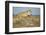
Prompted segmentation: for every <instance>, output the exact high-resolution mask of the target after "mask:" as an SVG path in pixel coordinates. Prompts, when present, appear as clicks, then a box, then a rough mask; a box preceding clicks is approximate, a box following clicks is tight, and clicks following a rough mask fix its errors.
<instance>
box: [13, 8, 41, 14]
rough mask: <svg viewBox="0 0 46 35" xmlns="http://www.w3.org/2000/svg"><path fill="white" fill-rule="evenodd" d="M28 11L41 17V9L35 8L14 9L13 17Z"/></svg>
mask: <svg viewBox="0 0 46 35" xmlns="http://www.w3.org/2000/svg"><path fill="white" fill-rule="evenodd" d="M27 9H31V11H32V15H40V8H33V7H13V15H16V14H18V13H20V12H23V11H25V10H27Z"/></svg>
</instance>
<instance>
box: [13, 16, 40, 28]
mask: <svg viewBox="0 0 46 35" xmlns="http://www.w3.org/2000/svg"><path fill="white" fill-rule="evenodd" d="M19 27H40V16H14V17H13V28H19Z"/></svg>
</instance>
